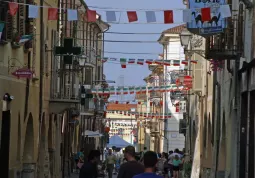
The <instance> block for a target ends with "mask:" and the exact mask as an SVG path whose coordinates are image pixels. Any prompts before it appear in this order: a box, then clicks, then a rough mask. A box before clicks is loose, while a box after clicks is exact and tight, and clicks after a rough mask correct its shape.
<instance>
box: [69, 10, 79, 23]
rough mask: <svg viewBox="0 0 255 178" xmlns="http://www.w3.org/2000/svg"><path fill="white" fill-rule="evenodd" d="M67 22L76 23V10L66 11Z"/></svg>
mask: <svg viewBox="0 0 255 178" xmlns="http://www.w3.org/2000/svg"><path fill="white" fill-rule="evenodd" d="M67 20H68V21H76V20H78V12H77V10H73V9H67Z"/></svg>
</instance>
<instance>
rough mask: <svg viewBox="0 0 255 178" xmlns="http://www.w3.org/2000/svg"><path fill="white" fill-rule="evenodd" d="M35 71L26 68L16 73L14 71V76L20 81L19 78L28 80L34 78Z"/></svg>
mask: <svg viewBox="0 0 255 178" xmlns="http://www.w3.org/2000/svg"><path fill="white" fill-rule="evenodd" d="M33 73H34V72H33V71H31V70H30V69H26V68H23V69H17V70H16V71H14V72H13V73H12V75H13V76H15V77H17V78H18V79H19V78H26V79H30V78H32V77H33Z"/></svg>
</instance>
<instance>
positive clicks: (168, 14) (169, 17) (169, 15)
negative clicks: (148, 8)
mask: <svg viewBox="0 0 255 178" xmlns="http://www.w3.org/2000/svg"><path fill="white" fill-rule="evenodd" d="M164 22H165V23H174V14H173V11H172V10H167V11H164Z"/></svg>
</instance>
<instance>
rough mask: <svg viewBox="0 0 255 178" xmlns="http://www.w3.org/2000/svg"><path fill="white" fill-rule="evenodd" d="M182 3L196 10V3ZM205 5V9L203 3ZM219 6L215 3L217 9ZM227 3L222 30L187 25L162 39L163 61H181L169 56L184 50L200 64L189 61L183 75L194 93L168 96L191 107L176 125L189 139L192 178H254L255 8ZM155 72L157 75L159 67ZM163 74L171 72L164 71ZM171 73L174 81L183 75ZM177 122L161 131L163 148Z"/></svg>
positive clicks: (187, 152) (187, 145)
mask: <svg viewBox="0 0 255 178" xmlns="http://www.w3.org/2000/svg"><path fill="white" fill-rule="evenodd" d="M183 2H184V4H185V5H187V8H190V9H191V8H192V7H191V6H192V3H193V1H189V2H188V1H183ZM198 3H199V2H198ZM201 3H202V4H203V5H202V7H204V2H201ZM217 3H219V2H213V3H212V6H213V5H215V4H217ZM227 3H228V4H229V5H230V11H231V16H230V17H228V18H227V19H225V20H226V24H227V25H226V26H221V27H220V28H222V29H221V31H219V32H217V31H214V32H213V31H211V32H208V33H207V34H205V33H204V31H201V30H200V29H204V30H208V29H209V28H210V29H211V30H213V28H212V27H205V28H204V27H201V28H200V29H199V28H194V27H191V25H190V24H187V25H181V26H177V27H174V28H171V29H169V30H166V31H164V32H163V33H162V35H161V37H160V39H159V43H160V44H162V46H163V53H164V59H171V58H173V57H176V56H173V55H172V54H170V55H169V52H171V51H172V50H174V49H175V48H180V47H181V48H183V49H184V51H183V54H184V55H185V58H186V59H189V61H197V62H196V64H192V63H191V62H188V68H187V69H186V70H185V71H186V74H184V75H188V76H191V77H192V87H191V88H190V90H189V91H187V92H186V93H185V94H184V93H181V94H178V95H179V96H180V97H176V93H173V92H171V94H170V96H167V98H170V99H171V100H172V101H178V102H179V101H183V102H185V106H186V109H185V110H184V111H183V113H182V114H183V116H182V117H180V118H179V119H177V121H178V123H179V127H178V128H179V129H178V131H179V133H180V134H184V135H185V153H186V155H187V158H189V160H191V161H192V173H191V177H192V178H196V177H205V178H209V177H214V178H215V177H217V178H229V177H231V178H241V177H244V178H251V177H254V176H255V175H254V151H255V148H254V129H255V128H254V119H255V112H254V104H255V99H254V98H255V95H254V91H255V88H254V86H255V85H254V83H255V67H254V64H255V62H254V61H255V60H254V50H255V49H254V44H253V39H254V25H253V22H252V20H250V19H252V18H253V16H254V9H253V4H252V3H251V2H250V1H242V2H239V1H227ZM218 5H220V3H219V4H218ZM191 10H192V9H191ZM192 18H193V17H192ZM192 20H193V21H196V20H197V19H192ZM223 20H224V19H221V21H223ZM198 23H200V22H198ZM213 24H214V23H213ZM202 25H203V24H202ZM216 25H217V24H216ZM206 28H208V29H206ZM177 38H179V39H180V41H179V45H178V47H176V46H175V45H176V44H174V43H173V42H172V41H176V39H177ZM180 59H181V57H180ZM150 68H152V66H150ZM153 68H155V69H154V70H153V72H154V71H155V70H157V69H158V68H159V66H156V67H153ZM162 70H163V72H164V73H165V74H166V71H165V69H162ZM153 72H152V74H153ZM181 72H182V71H181ZM170 73H172V74H171V75H170V76H171V78H172V79H174V80H175V82H176V79H177V80H178V79H180V78H181V76H182V75H183V73H180V72H179V73H177V74H176V75H175V74H173V72H170ZM165 74H164V75H165ZM158 76H159V77H160V75H158ZM172 82H173V81H172ZM177 83H178V82H177ZM181 85H182V84H181ZM165 101H166V100H165ZM164 103H165V102H164ZM175 107H176V105H175ZM163 108H164V107H163ZM168 109H169V107H168ZM162 110H164V109H162ZM164 111H165V112H166V108H165V110H164ZM164 111H163V112H164ZM170 112H172V111H171V110H170ZM172 116H173V114H172ZM173 121H174V120H173V118H171V119H167V120H165V122H164V124H165V127H163V126H161V128H162V130H159V133H160V132H162V134H158V135H164V136H165V137H166V139H165V141H164V142H165V144H164V145H169V143H166V141H168V142H169V141H170V140H171V135H169V133H171V131H169V130H171V129H169V128H171V126H174V123H171V122H173ZM151 122H153V121H151ZM157 123H159V122H157ZM162 123H163V122H162ZM162 125H163V124H162ZM154 126H155V125H154ZM163 133H164V134H163ZM170 142H171V141H170ZM170 145H171V144H170ZM169 148H170V146H169ZM160 149H161V150H164V149H165V148H163V149H162V148H160ZM168 150H169V149H168Z"/></svg>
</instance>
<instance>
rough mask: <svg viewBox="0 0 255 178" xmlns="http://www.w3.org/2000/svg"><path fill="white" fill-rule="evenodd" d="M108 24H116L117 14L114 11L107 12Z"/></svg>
mask: <svg viewBox="0 0 255 178" xmlns="http://www.w3.org/2000/svg"><path fill="white" fill-rule="evenodd" d="M106 20H107V22H116V21H117V20H116V14H115V12H114V11H106Z"/></svg>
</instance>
